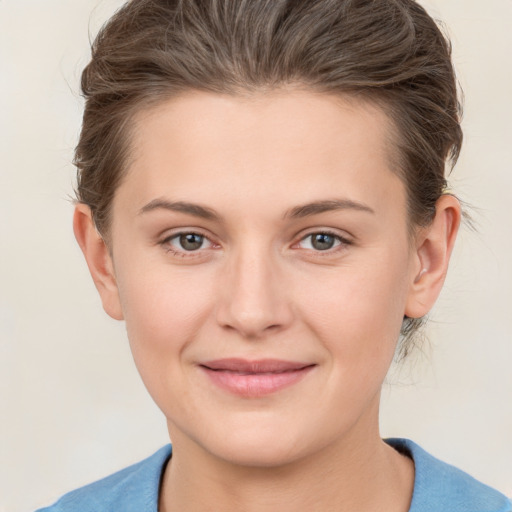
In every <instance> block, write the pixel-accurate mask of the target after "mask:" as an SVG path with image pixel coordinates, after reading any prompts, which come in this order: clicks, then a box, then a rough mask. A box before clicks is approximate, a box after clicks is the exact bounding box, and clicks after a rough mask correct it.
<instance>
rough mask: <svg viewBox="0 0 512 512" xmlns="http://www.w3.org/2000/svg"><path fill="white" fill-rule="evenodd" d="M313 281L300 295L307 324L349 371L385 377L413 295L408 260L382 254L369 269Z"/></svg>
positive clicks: (340, 270) (352, 268) (353, 267)
mask: <svg viewBox="0 0 512 512" xmlns="http://www.w3.org/2000/svg"><path fill="white" fill-rule="evenodd" d="M360 263H361V262H359V263H358V264H357V265H346V266H343V267H339V268H337V269H333V271H332V272H329V274H325V275H324V276H319V275H318V274H316V275H315V276H311V279H310V278H309V277H308V279H306V280H305V282H303V283H302V286H301V287H300V290H299V289H297V290H296V292H295V293H297V294H300V297H301V299H300V301H301V311H302V316H303V319H304V322H305V323H306V324H307V325H308V327H309V329H310V330H314V331H315V332H316V335H317V337H318V338H319V339H320V340H321V341H322V343H323V344H324V346H325V347H326V348H327V349H328V351H329V352H330V353H331V354H332V355H333V358H334V360H335V364H337V365H339V366H341V367H344V370H343V371H345V372H346V371H350V372H353V373H357V372H359V374H361V375H363V376H364V375H367V374H368V373H369V372H372V371H374V370H375V369H376V367H379V368H380V369H381V373H382V371H383V372H384V373H385V372H386V371H387V368H388V366H389V364H390V362H391V359H392V357H393V354H394V350H395V346H396V342H397V340H398V337H399V334H400V328H401V325H402V320H403V314H404V309H405V301H406V292H407V275H406V269H407V264H408V263H407V258H404V257H402V258H400V257H397V255H396V254H392V253H390V254H387V255H386V254H381V255H380V257H379V258H371V261H368V264H360Z"/></svg>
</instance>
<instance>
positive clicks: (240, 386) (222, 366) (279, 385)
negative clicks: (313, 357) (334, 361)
mask: <svg viewBox="0 0 512 512" xmlns="http://www.w3.org/2000/svg"><path fill="white" fill-rule="evenodd" d="M315 366H316V365H315V364H311V363H302V362H296V361H284V360H280V359H259V360H254V361H249V360H246V359H238V358H230V359H216V360H213V361H206V362H204V363H201V364H200V365H199V368H200V369H201V370H202V371H203V372H204V373H205V374H206V375H207V376H208V377H209V378H210V380H211V381H212V382H213V383H214V384H216V385H217V386H218V387H220V388H221V389H223V390H224V391H228V392H229V393H231V394H234V395H237V396H242V397H246V398H258V397H262V396H265V395H270V394H272V393H276V392H278V391H280V390H282V389H284V388H287V387H289V386H292V385H294V384H296V383H298V382H299V381H300V380H302V379H303V378H304V377H305V376H306V375H307V374H308V373H309V372H310V371H311V370H312V369H313V368H314V367H315Z"/></svg>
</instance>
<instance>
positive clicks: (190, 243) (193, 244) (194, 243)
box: [180, 233, 203, 251]
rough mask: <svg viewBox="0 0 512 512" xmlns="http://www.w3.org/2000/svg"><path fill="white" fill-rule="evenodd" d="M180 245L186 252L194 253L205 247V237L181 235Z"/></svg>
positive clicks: (193, 234) (188, 234)
mask: <svg viewBox="0 0 512 512" xmlns="http://www.w3.org/2000/svg"><path fill="white" fill-rule="evenodd" d="M180 245H181V247H183V249H185V250H186V251H194V250H196V249H199V248H200V247H201V245H203V237H202V236H201V235H196V234H195V233H187V234H185V235H180Z"/></svg>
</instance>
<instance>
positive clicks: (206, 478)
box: [159, 430, 414, 512]
mask: <svg viewBox="0 0 512 512" xmlns="http://www.w3.org/2000/svg"><path fill="white" fill-rule="evenodd" d="M359 434H360V430H359V431H358V435H357V436H356V435H353V434H352V435H348V436H347V438H345V439H344V441H343V442H340V443H338V444H337V445H329V446H327V447H326V448H325V449H323V450H321V451H319V452H316V453H315V454H314V455H311V456H309V457H304V458H303V459H301V460H296V461H294V462H291V463H288V464H286V465H283V466H279V467H271V468H269V467H247V466H240V465H237V464H233V463H231V462H229V461H225V460H219V459H218V458H217V457H215V456H213V455H211V454H209V453H207V452H205V451H204V450H203V449H202V448H201V447H199V446H198V445H196V444H195V443H193V442H192V441H191V440H190V439H188V438H183V439H182V438H180V437H181V436H180V435H179V434H178V435H176V433H175V435H174V436H173V441H174V448H173V456H172V460H171V462H170V463H169V465H168V468H167V470H166V472H165V475H164V480H163V485H162V493H161V497H160V506H159V511H160V512H174V511H178V510H179V511H180V512H189V511H197V510H222V511H225V512H235V511H236V512H238V511H240V510H244V511H246V512H256V511H258V512H259V511H261V510H265V511H268V512H291V511H293V512H302V511H308V512H311V511H322V512H348V511H351V512H352V511H354V510H357V511H358V512H373V511H377V510H378V511H379V512H387V511H390V512H407V511H408V510H409V505H410V500H411V496H412V489H413V485H414V466H413V462H412V461H411V460H410V459H408V458H406V457H404V456H403V455H400V454H399V453H398V452H396V451H395V450H394V449H393V448H391V447H390V446H388V445H387V444H386V443H384V442H383V441H382V440H381V439H380V437H379V435H378V431H377V432H376V433H374V434H373V435H372V436H371V438H369V437H368V435H366V436H364V442H363V439H360V438H359V437H360V436H359ZM366 434H368V433H366Z"/></svg>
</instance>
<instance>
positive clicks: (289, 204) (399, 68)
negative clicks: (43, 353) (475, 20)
mask: <svg viewBox="0 0 512 512" xmlns="http://www.w3.org/2000/svg"><path fill="white" fill-rule="evenodd" d="M455 84H456V82H455V77H454V73H453V69H452V65H451V61H450V51H449V45H448V43H447V42H446V40H445V39H444V38H443V36H442V35H441V33H440V31H439V30H438V28H437V27H436V25H435V23H434V22H433V21H432V19H431V18H430V17H429V16H428V15H427V14H426V12H425V11H424V10H423V9H422V8H421V7H420V6H419V5H417V4H416V3H415V2H413V1H411V0H381V1H379V2H375V1H371V0H360V1H356V0H353V1H350V0H336V1H334V0H313V1H312V0H304V1H296V0H295V1H293V2H291V1H275V0H274V1H270V0H251V1H250V2H249V1H247V2H246V1H228V0H224V1H213V0H211V1H199V0H197V1H188V2H168V1H163V0H152V1H146V0H134V1H132V2H129V3H128V4H126V5H125V7H123V9H121V10H120V11H119V12H118V13H117V14H116V15H115V16H114V17H113V18H112V19H111V20H110V22H109V23H108V24H107V25H106V27H105V28H104V29H103V30H102V31H101V33H100V34H99V36H98V37H97V39H96V41H95V44H94V48H93V57H92V61H91V63H90V64H89V65H88V66H87V68H86V70H85V71H84V74H83V77H82V86H83V92H84V95H85V97H86V107H85V114H84V120H83V128H82V133H81V137H80V141H79V144H78V147H77V152H76V164H77V167H78V170H79V174H78V187H77V193H78V202H77V206H76V211H75V218H74V230H75V235H76V238H77V241H78V243H79V245H80V247H81V248H82V251H83V253H84V256H85V258H86V261H87V264H88V266H89V269H90V272H91V275H92V278H93V280H94V282H95V284H96V287H97V289H98V291H99V293H100V296H101V299H102V302H103V306H104V309H105V311H106V312H107V313H108V314H109V315H110V316H111V317H113V318H115V319H119V320H124V321H125V322H126V327H127V331H128V338H129V340H130V345H131V349H132V353H133V356H134V360H135V362H136V365H137V367H138V370H139V372H140V374H141V376H142V379H143V381H144V383H145V385H146V387H147V389H148V391H149V392H150V394H151V395H152V397H153V399H154V400H155V402H156V403H157V404H158V406H159V407H160V408H161V410H162V411H163V413H164V414H165V416H166V419H167V425H168V430H169V434H170V438H171V440H172V444H173V447H172V457H171V448H170V446H168V447H165V448H163V449H162V450H160V451H159V452H157V453H156V454H155V455H154V456H152V457H151V458H149V459H147V460H146V461H143V462H141V463H140V464H138V465H136V466H133V467H130V468H127V469H125V470H124V471H122V472H120V473H117V474H115V475H113V476H111V477H109V478H107V479H105V480H103V481H100V482H98V483H96V484H92V485H91V486H88V487H86V488H83V489H80V490H78V491H75V492H73V493H71V494H69V495H67V496H65V497H64V498H63V499H62V500H61V501H59V502H58V503H57V504H56V505H54V506H53V507H50V508H49V509H45V510H50V511H60V510H74V511H76V510H84V511H85V510H137V511H146V510H147V511H157V510H158V511H160V512H163V511H167V512H168V511H173V510H179V511H188V510H191V511H197V510H223V511H224V510H248V511H251V510H255V511H256V510H276V511H277V510H279V511H286V510H294V511H300V510H319V511H344V510H351V511H352V510H357V511H362V512H364V511H371V510H382V511H388V510H389V511H397V512H398V511H404V512H406V511H408V510H410V511H411V512H418V511H426V510H436V511H437V510H439V511H441V510H446V511H457V510H460V511H470V510H471V511H483V510H486V511H489V510H492V511H509V510H511V504H510V501H509V500H508V499H507V498H505V497H504V496H502V495H501V494H499V493H498V492H496V491H493V490H492V489H490V488H488V487H486V486H484V485H483V484H480V483H478V482H477V481H476V480H474V479H472V478H471V477H469V476H468V475H466V474H464V473H462V472H461V471H459V470H457V469H455V468H453V467H451V466H448V465H446V464H444V463H442V462H440V461H437V460H436V459H434V458H433V457H431V456H430V455H428V454H427V453H426V452H424V451H423V450H422V449H421V448H420V447H418V446H417V445H415V444H414V443H412V442H411V441H407V440H402V439H394V440H387V441H383V440H382V439H381V437H380V435H379V428H378V412H379V398H380V389H381V386H382V383H383V381H384V378H385V376H386V373H387V371H388V368H389V366H390V364H391V361H392V359H393V357H394V355H395V353H396V352H397V350H398V351H399V352H401V353H403V354H406V353H407V351H408V349H409V347H410V343H411V339H412V336H413V335H414V332H415V330H416V329H417V327H418V325H419V323H420V322H421V319H422V318H423V317H424V316H425V315H426V314H427V313H428V311H429V310H430V309H431V307H432V306H433V304H434V302H435V300H436V298H437V296H438V294H439V292H440V290H441V287H442V285H443V282H444V278H445V275H446V272H447V268H448V262H449V258H450V254H451V251H452V248H453V244H454V241H455V238H456V234H457V230H458V226H459V223H460V217H461V210H460V205H459V203H458V201H457V200H456V198H455V197H453V196H452V195H450V194H447V193H446V179H445V165H446V162H447V161H449V162H450V163H451V164H454V163H455V161H456V159H457V156H458V153H459V150H460V145H461V140H462V134H461V130H460V125H459V120H460V113H459V104H458V100H457V90H456V85H455ZM401 333H402V340H401V342H400V346H398V347H397V344H398V340H399V338H400V334H401Z"/></svg>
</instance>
